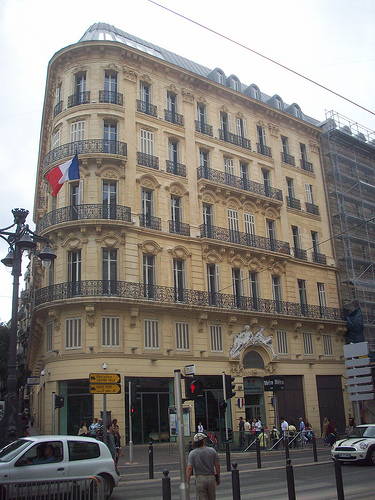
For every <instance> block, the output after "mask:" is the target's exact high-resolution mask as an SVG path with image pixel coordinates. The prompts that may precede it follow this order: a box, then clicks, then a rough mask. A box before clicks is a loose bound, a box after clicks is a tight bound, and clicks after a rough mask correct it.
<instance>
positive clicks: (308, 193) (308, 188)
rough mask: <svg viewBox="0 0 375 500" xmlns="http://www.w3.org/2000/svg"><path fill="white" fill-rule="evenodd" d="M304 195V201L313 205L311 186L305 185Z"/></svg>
mask: <svg viewBox="0 0 375 500" xmlns="http://www.w3.org/2000/svg"><path fill="white" fill-rule="evenodd" d="M305 193H306V201H307V203H313V197H312V186H311V184H305Z"/></svg>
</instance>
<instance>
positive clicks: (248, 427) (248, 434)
mask: <svg viewBox="0 0 375 500" xmlns="http://www.w3.org/2000/svg"><path fill="white" fill-rule="evenodd" d="M244 432H245V439H246V443H247V446H249V444H250V437H251V424H250V422H249V420H248V419H246V421H245V423H244Z"/></svg>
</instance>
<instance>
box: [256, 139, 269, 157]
mask: <svg viewBox="0 0 375 500" xmlns="http://www.w3.org/2000/svg"><path fill="white" fill-rule="evenodd" d="M257 151H258V153H259V154H261V155H264V156H269V157H270V158H272V150H271V148H270V147H269V146H265V145H264V144H260V143H259V142H257Z"/></svg>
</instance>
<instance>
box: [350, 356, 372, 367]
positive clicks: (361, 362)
mask: <svg viewBox="0 0 375 500" xmlns="http://www.w3.org/2000/svg"><path fill="white" fill-rule="evenodd" d="M369 363H370V358H369V357H368V356H364V357H363V358H350V359H347V360H346V361H345V366H346V368H351V367H355V366H367V365H368V364H369Z"/></svg>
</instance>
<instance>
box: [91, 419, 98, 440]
mask: <svg viewBox="0 0 375 500" xmlns="http://www.w3.org/2000/svg"><path fill="white" fill-rule="evenodd" d="M89 433H90V434H89V435H90V437H93V438H96V437H97V435H98V419H97V418H96V417H94V418H93V419H92V423H91V424H90V427H89Z"/></svg>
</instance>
